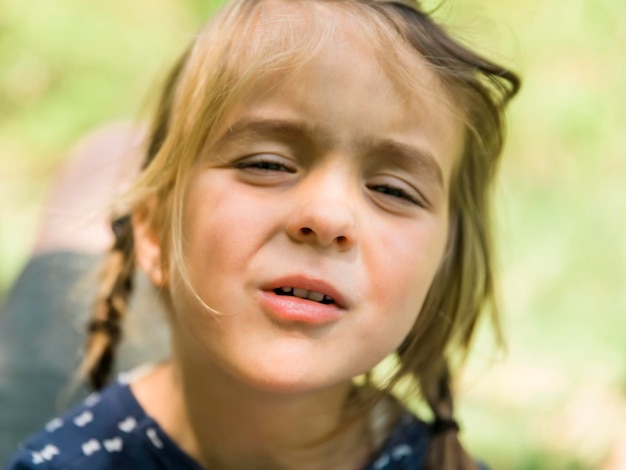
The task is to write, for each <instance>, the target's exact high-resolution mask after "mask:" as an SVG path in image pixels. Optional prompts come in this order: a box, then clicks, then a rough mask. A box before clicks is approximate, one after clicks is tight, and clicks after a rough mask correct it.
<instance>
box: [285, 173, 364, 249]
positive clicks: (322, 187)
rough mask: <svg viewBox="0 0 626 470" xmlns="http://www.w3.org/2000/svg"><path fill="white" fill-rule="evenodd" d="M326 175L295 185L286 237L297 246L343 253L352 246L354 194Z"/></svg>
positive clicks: (336, 177)
mask: <svg viewBox="0 0 626 470" xmlns="http://www.w3.org/2000/svg"><path fill="white" fill-rule="evenodd" d="M329 173H330V174H329ZM329 173H326V174H323V173H322V174H318V175H316V177H310V178H308V181H306V183H305V182H301V183H300V184H299V185H298V186H299V187H298V189H297V193H296V194H294V195H293V197H294V202H295V203H294V204H293V209H292V211H291V215H290V218H289V221H288V223H287V233H288V235H289V237H290V238H291V239H292V240H295V241H297V242H299V243H310V244H315V245H318V246H322V247H332V246H335V247H337V248H338V249H339V250H342V251H345V250H349V249H350V248H352V247H353V246H354V244H355V243H356V220H355V216H356V214H355V210H356V209H355V206H356V204H355V202H356V201H355V199H354V198H355V196H356V194H355V193H354V191H353V189H352V188H351V185H350V184H349V182H348V181H346V178H342V177H341V175H339V174H332V172H329Z"/></svg>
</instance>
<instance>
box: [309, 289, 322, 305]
mask: <svg viewBox="0 0 626 470" xmlns="http://www.w3.org/2000/svg"><path fill="white" fill-rule="evenodd" d="M308 298H309V299H310V300H315V301H316V302H321V301H322V300H324V294H322V293H321V292H314V291H309V296H308Z"/></svg>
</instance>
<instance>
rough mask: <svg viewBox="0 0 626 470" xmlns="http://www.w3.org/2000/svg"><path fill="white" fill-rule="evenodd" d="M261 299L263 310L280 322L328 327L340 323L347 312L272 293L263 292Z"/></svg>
mask: <svg viewBox="0 0 626 470" xmlns="http://www.w3.org/2000/svg"><path fill="white" fill-rule="evenodd" d="M259 297H260V301H261V306H262V308H263V310H264V311H265V312H266V313H267V314H268V315H269V316H270V317H271V318H272V319H274V320H278V321H279V322H285V323H305V324H308V325H326V324H329V323H333V322H336V321H338V320H339V319H340V318H341V317H342V316H343V314H344V312H345V311H344V310H343V309H342V308H339V307H337V305H335V304H321V303H318V302H314V301H313V300H306V299H301V298H299V297H293V296H289V295H277V294H275V293H274V292H271V291H262V292H261V293H260V296H259Z"/></svg>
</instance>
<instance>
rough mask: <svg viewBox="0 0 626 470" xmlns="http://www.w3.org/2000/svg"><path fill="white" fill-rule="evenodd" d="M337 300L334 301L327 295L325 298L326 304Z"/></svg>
mask: <svg viewBox="0 0 626 470" xmlns="http://www.w3.org/2000/svg"><path fill="white" fill-rule="evenodd" d="M334 301H335V299H333V298H332V297H331V296H329V295H325V296H324V302H334Z"/></svg>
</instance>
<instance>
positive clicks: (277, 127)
mask: <svg viewBox="0 0 626 470" xmlns="http://www.w3.org/2000/svg"><path fill="white" fill-rule="evenodd" d="M268 135H271V136H279V137H283V138H288V139H294V138H299V139H304V140H307V141H310V142H316V141H317V142H319V141H321V142H329V141H330V140H331V137H330V135H329V134H328V133H327V132H325V131H324V130H323V129H321V128H318V127H314V126H311V125H310V124H309V123H307V122H306V121H302V120H295V119H294V120H291V119H263V118H243V119H240V120H239V121H236V122H235V123H233V124H232V125H231V126H230V127H229V128H228V129H227V131H226V133H225V134H224V135H223V136H222V137H221V138H220V139H219V142H225V141H228V140H231V139H235V138H247V137H257V136H258V137H263V136H268Z"/></svg>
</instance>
